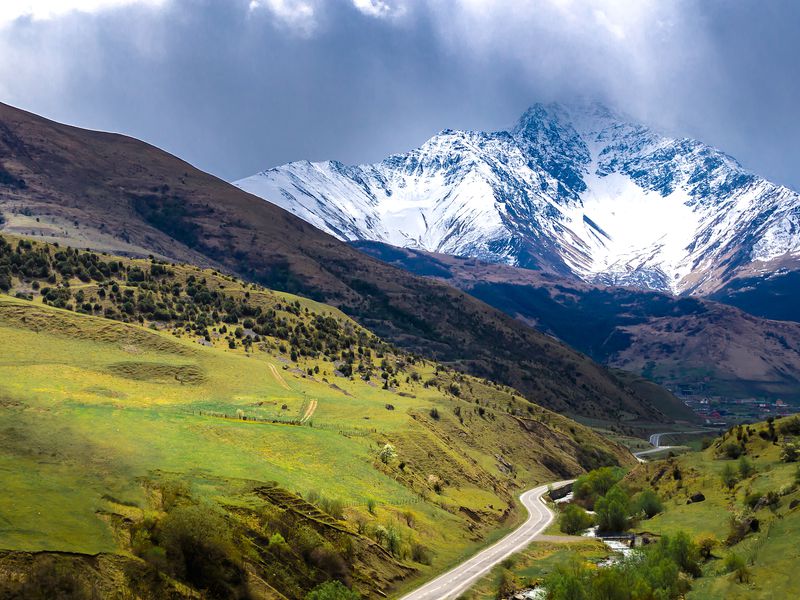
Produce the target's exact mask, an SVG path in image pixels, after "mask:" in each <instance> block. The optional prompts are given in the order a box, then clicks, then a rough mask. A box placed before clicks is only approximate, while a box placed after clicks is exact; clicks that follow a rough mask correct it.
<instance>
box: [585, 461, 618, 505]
mask: <svg viewBox="0 0 800 600" xmlns="http://www.w3.org/2000/svg"><path fill="white" fill-rule="evenodd" d="M624 474H625V472H624V471H623V470H622V469H619V468H615V467H601V468H599V469H594V470H593V471H589V472H588V473H586V474H585V475H581V476H580V477H578V479H577V480H576V481H575V483H574V484H573V486H572V493H573V495H574V497H575V500H577V501H578V502H580V503H581V504H583V505H584V506H585V507H587V508H592V507H593V506H594V502H595V500H596V499H597V498H599V497H600V496H605V495H606V493H608V490H610V489H611V488H612V487H613V486H614V485H616V483H617V482H618V481H619V480H620V479H622V477H623V475H624Z"/></svg>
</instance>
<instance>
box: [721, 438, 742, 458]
mask: <svg viewBox="0 0 800 600" xmlns="http://www.w3.org/2000/svg"><path fill="white" fill-rule="evenodd" d="M721 450H722V454H723V455H724V456H726V457H728V458H730V459H731V460H736V459H737V458H739V457H740V456H741V455H742V446H741V444H737V443H736V442H728V443H727V444H725V445H724V446H722V448H721Z"/></svg>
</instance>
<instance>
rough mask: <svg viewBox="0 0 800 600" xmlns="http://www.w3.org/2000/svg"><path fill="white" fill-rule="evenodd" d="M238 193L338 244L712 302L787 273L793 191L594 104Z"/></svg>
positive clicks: (299, 171) (284, 173) (799, 254)
mask: <svg viewBox="0 0 800 600" xmlns="http://www.w3.org/2000/svg"><path fill="white" fill-rule="evenodd" d="M236 185H237V186H238V187H240V188H242V189H243V190H246V191H248V192H251V193H253V194H255V195H257V196H260V197H262V198H264V199H266V200H268V201H270V202H272V203H274V204H276V205H278V206H281V207H283V208H285V209H286V210H288V211H290V212H292V213H294V214H295V215H297V216H299V217H301V218H302V219H304V220H306V221H308V222H309V223H311V224H312V225H314V226H316V227H318V228H320V229H322V230H323V231H326V232H328V233H330V234H332V235H334V236H336V237H338V238H339V239H341V240H345V241H363V240H370V241H378V242H385V243H389V244H392V245H395V246H403V247H408V248H414V249H419V250H425V251H430V252H437V253H444V254H450V255H455V256H469V257H475V258H479V259H481V260H484V261H488V262H495V263H504V264H508V265H512V266H518V267H524V268H528V269H534V270H539V271H543V272H549V273H554V274H559V275H562V276H566V277H573V278H579V279H581V280H584V281H587V282H591V283H602V284H611V285H617V286H633V287H637V288H643V289H650V290H657V291H663V292H669V293H673V294H698V295H707V294H712V293H723V295H724V292H723V288H725V286H726V285H728V284H730V283H731V282H732V281H733V280H734V279H736V278H742V277H748V278H760V277H763V276H764V274H772V273H775V272H777V271H779V270H781V269H788V270H789V271H793V270H795V269H797V268H798V265H800V261H799V259H800V194H798V193H797V192H795V191H793V190H791V189H789V188H786V187H783V186H780V185H776V184H773V183H771V182H769V181H767V180H766V179H764V178H762V177H759V176H758V175H756V174H754V173H752V172H750V171H748V170H747V169H745V168H744V167H742V166H741V165H740V164H739V163H738V162H737V161H736V160H735V159H734V158H732V157H730V156H728V155H727V154H725V153H723V152H721V151H719V150H717V149H715V148H712V147H710V146H708V145H706V144H703V143H702V142H699V141H696V140H692V139H685V138H684V139H678V138H672V137H668V136H665V135H661V134H659V133H657V132H656V131H655V130H653V129H651V128H649V127H646V126H644V125H641V124H638V123H635V122H633V121H632V120H631V119H629V118H626V117H624V116H622V115H620V114H617V113H616V112H614V111H612V110H610V109H609V108H607V107H605V106H603V105H601V104H598V103H579V104H572V105H563V104H535V105H533V106H532V107H531V108H530V109H528V110H527V111H526V112H525V113H524V114H523V115H522V117H520V119H519V120H518V121H517V123H516V124H515V125H514V126H513V127H512V128H510V129H509V130H508V131H498V132H473V131H454V130H449V129H446V130H444V131H442V132H441V133H439V134H437V135H435V136H434V137H432V138H431V139H429V140H428V141H426V142H425V143H424V144H422V146H420V147H419V148H417V149H414V150H411V151H409V152H406V153H402V154H396V155H392V156H389V157H388V158H386V159H384V160H383V161H381V162H379V163H376V164H372V165H358V166H348V165H344V164H342V163H339V162H336V161H327V162H316V163H312V162H308V161H300V162H294V163H290V164H287V165H283V166H279V167H276V168H272V169H268V170H265V171H263V172H261V173H258V174H256V175H253V176H252V177H248V178H245V179H242V180H240V181H237V182H236ZM759 302H760V303H761V304H766V302H764V301H763V300H759Z"/></svg>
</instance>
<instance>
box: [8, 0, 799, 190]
mask: <svg viewBox="0 0 800 600" xmlns="http://www.w3.org/2000/svg"><path fill="white" fill-rule="evenodd" d="M129 3H130V4H131V5H129V6H124V7H121V8H120V7H117V8H114V9H109V10H102V11H95V12H93V13H91V14H87V13H69V14H65V15H61V16H58V17H54V18H51V19H47V20H31V19H20V20H17V21H15V22H13V23H7V24H6V25H5V26H0V27H2V29H0V98H2V99H3V100H4V101H8V102H10V103H12V104H15V105H18V106H21V107H23V108H27V109H29V110H33V111H34V112H40V113H43V114H45V115H47V116H50V117H52V118H55V119H59V120H64V121H68V122H72V123H76V124H79V125H82V126H87V127H93V128H99V129H110V130H115V131H121V132H125V133H128V134H131V135H134V136H136V137H140V138H143V139H145V140H147V141H150V142H152V143H154V144H156V145H158V146H161V147H163V148H165V149H167V150H169V151H171V152H173V153H175V154H178V155H180V156H182V157H184V158H186V159H187V160H189V161H190V162H193V163H194V164H196V165H198V166H200V167H201V168H204V169H206V170H209V171H211V172H213V173H215V174H218V175H220V176H221V177H224V178H227V179H235V178H238V177H242V176H245V175H249V174H251V173H253V172H255V171H258V170H261V169H263V168H266V167H269V166H273V165H276V164H280V163H283V162H287V161H290V160H297V159H302V158H308V159H325V158H337V159H339V160H342V161H344V162H364V161H373V160H378V159H380V158H382V157H383V156H384V155H386V154H388V153H390V152H394V151H403V150H406V149H408V148H411V147H413V146H416V145H418V144H419V143H421V142H422V141H424V140H425V139H426V138H427V137H429V136H430V135H432V134H434V133H435V132H437V131H439V130H441V129H443V128H445V127H452V128H472V129H495V128H501V127H506V126H509V125H511V124H512V123H513V121H514V119H515V118H516V117H517V116H518V114H520V113H521V112H522V111H523V110H524V109H525V108H526V106H528V105H529V104H531V103H532V102H535V101H537V100H559V99H566V100H569V99H570V98H573V97H575V96H578V95H582V96H588V97H592V98H599V99H603V100H605V101H607V102H609V103H610V104H612V105H614V106H616V107H618V108H619V109H621V110H623V111H626V112H628V113H630V114H631V115H633V116H634V117H636V118H640V119H643V120H646V121H647V122H649V123H651V124H653V125H655V126H657V127H659V128H661V129H663V130H665V131H666V132H668V133H671V134H674V135H687V136H693V137H697V138H700V139H702V140H704V141H706V142H709V143H711V144H714V145H716V146H718V147H720V148H722V149H724V150H726V151H727V152H729V153H730V154H732V155H734V156H736V157H737V158H739V159H740V160H741V161H742V162H743V163H744V164H745V165H746V166H748V167H750V168H752V169H754V170H756V171H758V172H760V173H762V174H764V175H767V176H769V177H771V178H773V179H775V180H777V181H779V182H781V183H786V184H789V185H792V186H793V187H795V188H800V169H799V168H798V167H800V165H798V163H800V150H798V146H797V142H798V139H800V115H799V114H798V105H799V104H798V101H799V100H800V65H799V64H798V63H799V62H800V61H798V60H797V56H800V35H798V33H800V3H796V2H789V1H787V2H766V3H765V2H758V3H757V2H749V3H744V2H739V3H733V2H721V1H720V2H709V1H702V2H701V1H697V2H658V3H656V2H646V1H641V2H615V1H599V0H598V1H589V0H586V1H581V2H578V1H577V0H576V1H571V0H547V1H544V0H543V1H541V2H537V3H528V2H526V3H523V2H512V1H507V0H506V1H490V0H485V1H478V0H471V1H470V0H460V1H459V0H440V1H438V2H433V3H430V4H424V5H423V4H422V3H416V2H411V1H406V2H404V3H400V2H390V1H389V0H386V1H385V2H377V1H373V2H367V1H365V0H362V1H361V2H358V1H346V0H334V1H331V2H326V3H323V2H322V1H321V0H257V1H253V2H249V1H247V0H241V1H240V0H217V1H212V0H205V1H202V0H164V3H163V4H162V5H160V6H156V7H154V6H150V5H147V6H144V5H139V4H136V3H135V0H129Z"/></svg>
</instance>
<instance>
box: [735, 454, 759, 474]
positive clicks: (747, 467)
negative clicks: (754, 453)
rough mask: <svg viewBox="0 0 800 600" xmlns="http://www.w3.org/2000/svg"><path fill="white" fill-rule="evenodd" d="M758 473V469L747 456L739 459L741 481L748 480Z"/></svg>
mask: <svg viewBox="0 0 800 600" xmlns="http://www.w3.org/2000/svg"><path fill="white" fill-rule="evenodd" d="M755 472H756V468H755V467H754V466H753V463H751V462H750V461H749V460H748V459H747V457H746V456H742V457H741V458H739V477H740V478H741V479H747V478H748V477H750V476H751V475H752V474H753V473H755Z"/></svg>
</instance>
